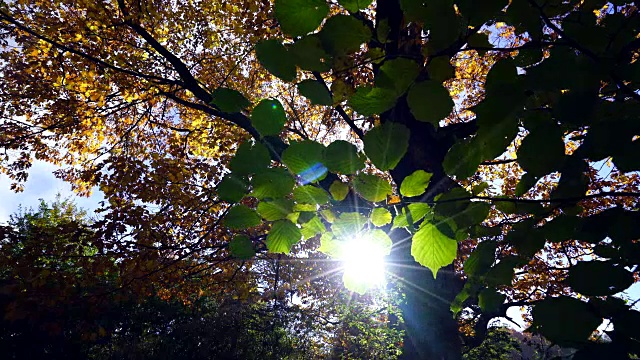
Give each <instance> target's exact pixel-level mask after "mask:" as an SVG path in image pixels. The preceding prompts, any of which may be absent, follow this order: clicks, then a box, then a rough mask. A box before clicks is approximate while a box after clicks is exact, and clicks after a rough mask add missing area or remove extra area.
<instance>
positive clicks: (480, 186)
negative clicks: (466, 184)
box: [471, 181, 489, 196]
mask: <svg viewBox="0 0 640 360" xmlns="http://www.w3.org/2000/svg"><path fill="white" fill-rule="evenodd" d="M488 188H489V184H488V183H487V182H484V181H483V182H481V183H480V184H478V185H476V186H474V187H473V189H471V193H472V194H473V196H477V195H478V194H480V193H481V192H483V191H485V190H487V189H488Z"/></svg>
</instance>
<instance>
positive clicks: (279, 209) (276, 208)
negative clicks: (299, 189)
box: [258, 199, 293, 221]
mask: <svg viewBox="0 0 640 360" xmlns="http://www.w3.org/2000/svg"><path fill="white" fill-rule="evenodd" d="M292 211H293V200H289V199H276V200H273V201H261V202H260V203H259V204H258V214H260V216H262V218H263V219H265V220H268V221H275V220H281V219H284V218H285V217H286V216H287V215H289V214H290V213H291V212H292Z"/></svg>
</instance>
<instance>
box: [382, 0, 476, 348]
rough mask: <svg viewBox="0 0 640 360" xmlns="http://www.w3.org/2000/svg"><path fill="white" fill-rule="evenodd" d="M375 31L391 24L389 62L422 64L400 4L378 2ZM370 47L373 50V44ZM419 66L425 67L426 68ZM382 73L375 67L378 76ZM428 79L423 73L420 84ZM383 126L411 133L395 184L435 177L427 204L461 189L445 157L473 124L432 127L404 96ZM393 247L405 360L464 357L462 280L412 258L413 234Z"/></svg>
mask: <svg viewBox="0 0 640 360" xmlns="http://www.w3.org/2000/svg"><path fill="white" fill-rule="evenodd" d="M377 6H378V8H377V14H376V26H378V25H379V24H381V22H387V23H388V24H389V28H390V32H389V34H388V35H387V39H388V40H387V42H386V43H385V44H384V45H383V47H384V50H385V53H386V57H387V58H388V59H393V58H395V57H400V56H401V57H406V58H410V59H422V60H425V59H424V55H423V54H422V52H421V48H422V46H421V45H422V39H421V38H420V36H421V35H422V29H420V28H419V27H417V26H414V25H411V26H410V27H409V28H407V27H406V24H405V23H404V15H403V13H402V10H401V9H400V5H399V1H398V0H379V1H378V4H377ZM372 46H374V45H373V44H372ZM418 62H419V64H420V65H421V66H422V65H424V61H423V63H420V61H418ZM377 70H378V68H377V67H375V68H374V72H376V73H377ZM428 78H429V75H428V73H427V72H426V70H424V68H423V69H422V71H421V74H420V75H419V77H418V81H422V80H426V79H428ZM380 120H381V122H383V123H384V122H387V121H391V122H395V123H401V124H403V125H405V126H406V127H407V128H409V130H410V131H411V137H410V140H409V148H408V151H407V154H406V155H405V156H404V158H403V159H402V160H401V161H400V163H399V164H398V165H397V166H396V168H394V169H393V170H392V171H391V176H392V177H393V179H394V181H395V182H396V184H398V185H399V184H400V183H401V181H402V179H404V178H405V177H406V176H408V175H410V174H411V173H413V172H414V171H416V170H425V171H427V172H430V173H432V174H433V176H432V178H431V182H430V183H431V185H430V186H429V188H428V189H427V191H426V193H425V195H424V196H422V197H420V199H416V200H423V201H430V200H433V198H434V197H435V196H436V195H438V194H440V193H443V192H445V191H447V190H449V189H451V188H452V187H454V186H457V184H456V183H455V182H454V181H452V180H451V179H450V178H449V177H448V176H447V175H446V174H445V173H444V171H443V169H442V162H443V160H444V156H445V155H446V153H447V152H448V151H449V148H450V147H451V146H452V145H453V143H454V141H455V138H456V137H465V136H468V135H469V134H470V133H472V132H474V131H475V123H470V124H461V125H457V126H451V127H447V128H444V129H442V128H440V129H438V128H436V127H434V126H433V125H431V124H428V123H424V122H420V121H417V120H416V119H415V118H414V116H413V114H412V113H411V111H410V109H409V106H408V105H407V102H406V97H402V98H400V99H399V100H398V102H397V104H396V106H394V108H392V109H391V110H389V111H387V112H385V113H383V114H381V116H380ZM390 235H391V238H392V240H393V242H394V247H393V251H392V254H391V266H390V271H391V272H392V273H393V274H394V276H395V277H397V278H398V279H399V282H400V283H401V284H402V285H403V286H404V293H405V298H404V301H403V303H402V305H401V310H402V315H403V320H404V328H405V338H404V344H403V354H402V356H401V359H411V360H415V359H429V360H457V359H460V358H461V357H462V341H461V338H460V336H459V332H458V324H457V321H456V320H455V319H454V318H453V314H452V313H451V311H450V304H451V302H452V301H453V299H454V298H455V296H456V295H457V294H458V292H459V291H460V290H461V289H462V286H463V281H462V280H461V279H460V277H459V276H458V275H456V274H455V272H454V269H453V266H452V265H450V266H448V267H445V268H443V269H440V271H439V272H438V276H437V278H435V279H434V278H433V274H432V273H431V271H430V270H429V269H427V268H426V267H424V266H422V265H420V264H418V263H417V262H415V260H414V259H413V256H412V255H411V240H410V236H411V235H410V234H409V233H408V232H407V231H406V230H404V229H402V230H396V231H393V232H392V233H391V234H390Z"/></svg>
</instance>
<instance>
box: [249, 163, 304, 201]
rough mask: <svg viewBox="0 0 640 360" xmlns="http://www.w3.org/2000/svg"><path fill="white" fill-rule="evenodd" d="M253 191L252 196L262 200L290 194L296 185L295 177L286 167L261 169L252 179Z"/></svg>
mask: <svg viewBox="0 0 640 360" xmlns="http://www.w3.org/2000/svg"><path fill="white" fill-rule="evenodd" d="M251 182H252V185H253V191H252V192H251V196H254V197H256V198H258V199H260V200H262V199H266V198H272V199H277V198H281V197H284V196H286V195H289V194H290V193H291V191H292V190H293V185H295V183H296V181H295V179H294V178H293V177H292V176H291V174H289V172H288V171H287V170H286V169H282V168H272V169H266V170H264V171H261V172H259V173H257V174H255V175H254V176H253V179H252V180H251Z"/></svg>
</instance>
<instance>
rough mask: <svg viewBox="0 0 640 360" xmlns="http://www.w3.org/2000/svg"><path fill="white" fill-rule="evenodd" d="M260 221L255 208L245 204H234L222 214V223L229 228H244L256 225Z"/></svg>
mask: <svg viewBox="0 0 640 360" xmlns="http://www.w3.org/2000/svg"><path fill="white" fill-rule="evenodd" d="M261 222H262V221H261V220H260V216H258V214H257V213H256V211H255V210H253V209H250V208H249V207H247V206H245V205H236V206H234V207H232V208H231V209H230V210H229V212H227V214H226V215H225V216H224V220H223V221H222V224H223V225H224V226H226V227H228V228H230V229H234V230H244V229H248V228H251V227H254V226H258V225H260V223H261Z"/></svg>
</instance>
